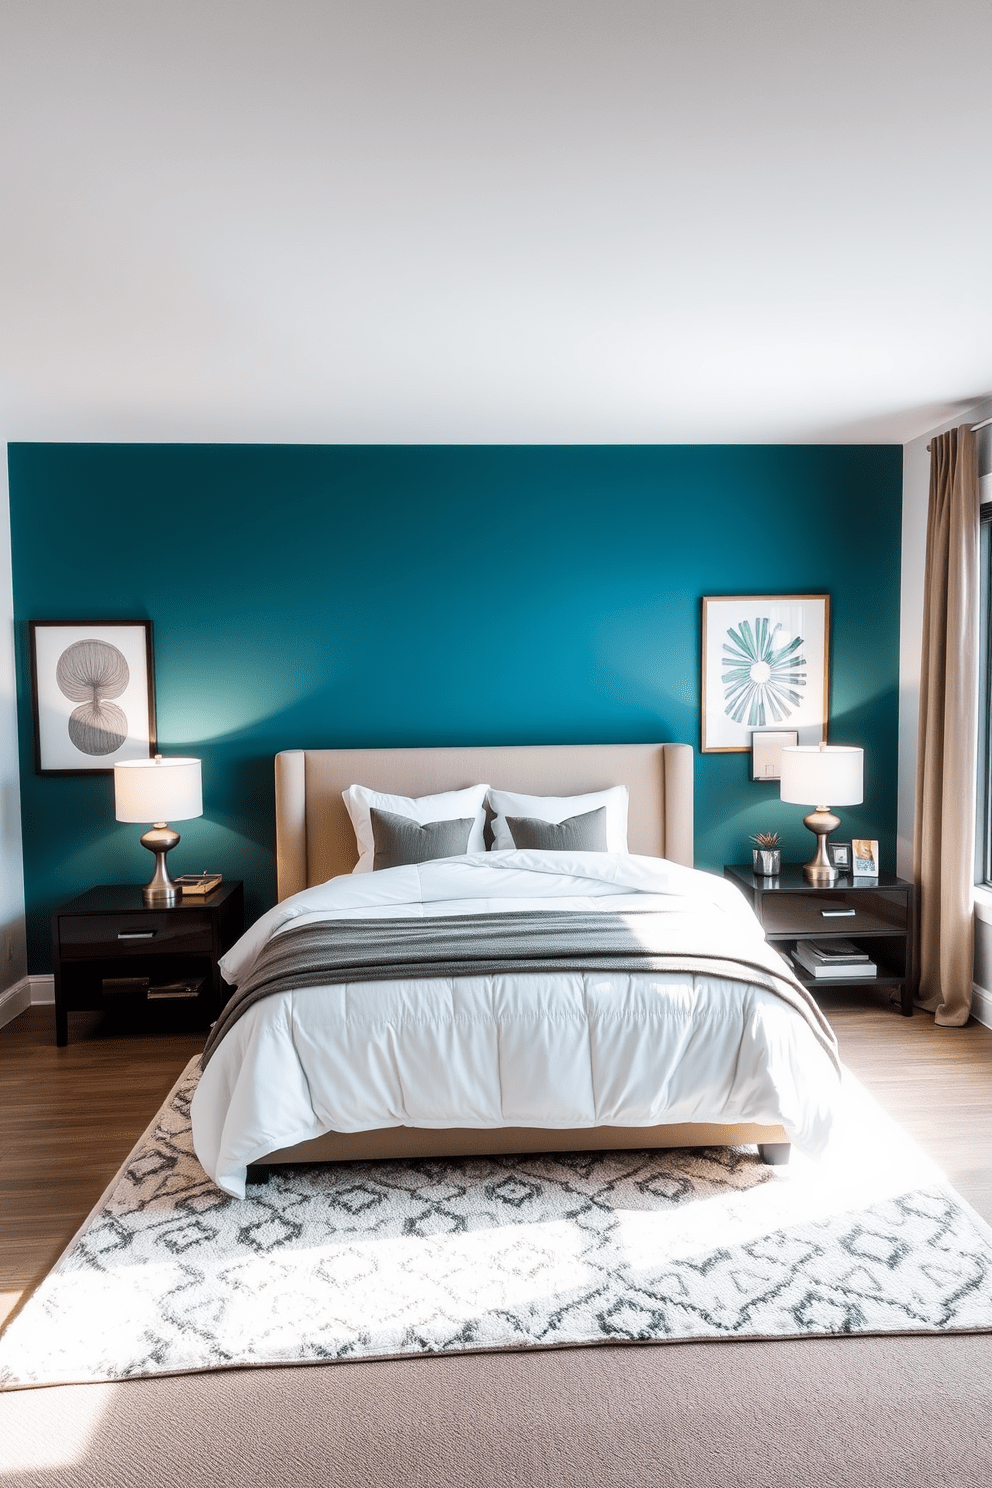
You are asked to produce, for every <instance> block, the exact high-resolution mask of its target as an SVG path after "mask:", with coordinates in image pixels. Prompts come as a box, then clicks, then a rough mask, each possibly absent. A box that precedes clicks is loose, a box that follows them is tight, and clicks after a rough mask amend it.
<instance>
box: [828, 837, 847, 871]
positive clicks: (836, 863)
mask: <svg viewBox="0 0 992 1488" xmlns="http://www.w3.org/2000/svg"><path fill="white" fill-rule="evenodd" d="M827 857H828V858H829V859H830V866H831V867H832V868H839V869H840V870H841V871H842V872H843V873H850V871H851V844H850V843H849V842H828V843H827Z"/></svg>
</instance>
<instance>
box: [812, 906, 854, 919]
mask: <svg viewBox="0 0 992 1488" xmlns="http://www.w3.org/2000/svg"><path fill="white" fill-rule="evenodd" d="M820 913H821V915H822V916H823V918H824V919H825V920H840V919H843V918H844V917H845V916H847V915H853V914H857V910H856V909H821V910H820Z"/></svg>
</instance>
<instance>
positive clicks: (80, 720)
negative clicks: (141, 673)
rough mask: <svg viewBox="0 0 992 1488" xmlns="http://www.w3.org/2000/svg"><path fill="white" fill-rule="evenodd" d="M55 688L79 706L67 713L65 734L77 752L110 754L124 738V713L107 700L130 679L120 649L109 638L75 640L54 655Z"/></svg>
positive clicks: (119, 690)
mask: <svg viewBox="0 0 992 1488" xmlns="http://www.w3.org/2000/svg"><path fill="white" fill-rule="evenodd" d="M55 680H56V682H57V683H58V687H59V690H60V691H61V692H62V693H63V694H64V696H65V697H67V698H69V700H70V701H71V702H74V703H75V702H78V703H79V704H80V706H79V707H78V708H74V709H73V711H72V713H71V714H70V716H69V721H68V725H67V726H68V730H69V738H70V739H71V740H72V742H73V744H74V745H75V747H76V748H77V749H78V750H79V751H80V753H81V754H88V755H104V754H113V753H114V751H115V750H117V749H120V747H121V745H122V744H123V743H124V742H125V740H126V739H127V730H128V724H127V715H126V714H125V712H124V710H123V708H119V707H118V706H117V704H116V703H114V702H111V701H110V699H111V698H116V697H120V695H121V693H122V692H124V691H125V690H126V688H127V685H128V683H129V682H130V680H131V673H130V671H129V669H128V664H127V661H126V660H125V658H124V655H123V653H122V652H120V651H118V649H117V647H116V646H112V645H111V644H110V642H109V641H96V640H85V641H76V642H74V644H73V645H71V646H67V647H66V649H65V650H64V651H63V652H62V655H61V656H60V657H59V659H58V665H57V666H56V669H55Z"/></svg>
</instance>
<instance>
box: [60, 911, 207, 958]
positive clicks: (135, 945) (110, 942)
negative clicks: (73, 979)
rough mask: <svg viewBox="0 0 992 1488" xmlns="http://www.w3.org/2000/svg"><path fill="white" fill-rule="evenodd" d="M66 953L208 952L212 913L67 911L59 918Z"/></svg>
mask: <svg viewBox="0 0 992 1488" xmlns="http://www.w3.org/2000/svg"><path fill="white" fill-rule="evenodd" d="M58 938H59V946H60V948H61V953H62V955H63V956H69V957H72V956H95V955H101V956H141V955H161V954H162V952H163V951H169V952H180V953H181V952H186V951H191V952H204V953H208V954H209V952H210V950H211V949H212V947H213V930H212V926H211V922H210V916H209V915H207V914H197V913H196V912H195V911H194V912H193V913H192V914H190V913H187V912H186V911H183V912H182V913H181V914H176V913H174V912H173V913H171V914H164V915H163V914H159V915H156V914H148V915H142V914H135V915H127V916H122V915H113V914H109V915H78V916H77V915H64V916H62V917H60V919H59V930H58Z"/></svg>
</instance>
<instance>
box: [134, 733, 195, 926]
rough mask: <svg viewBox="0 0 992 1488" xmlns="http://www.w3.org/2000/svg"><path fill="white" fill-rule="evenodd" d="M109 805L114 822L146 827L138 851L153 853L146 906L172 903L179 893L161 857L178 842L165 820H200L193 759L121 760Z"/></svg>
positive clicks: (146, 889) (146, 890)
mask: <svg viewBox="0 0 992 1488" xmlns="http://www.w3.org/2000/svg"><path fill="white" fill-rule="evenodd" d="M114 802H115V805H116V807H117V820H118V821H122V822H151V823H152V829H151V831H150V832H145V833H144V834H143V836H142V837H141V839H140V841H141V845H142V847H147V849H148V851H149V852H152V853H154V854H155V872H154V873H153V874H152V876H151V879H150V880H149V882H148V883H147V884H146V885H145V889H144V900H145V903H146V904H149V905H163V904H175V903H176V901H177V900H178V899H179V898H180V896H181V894H182V889H180V888H179V886H178V885H177V884H176V883H174V882H173V880H172V879H171V878H170V877H169V870H168V868H167V867H166V863H165V855H166V853H167V852H169V851H171V849H172V848H174V847H175V845H176V843H177V842H178V841H179V833H178V832H176V831H173V829H172V828H171V827H169V826H167V825H166V823H167V822H168V821H189V820H190V819H191V818H192V817H194V816H202V815H203V795H202V791H201V787H200V761H199V760H198V759H163V758H162V756H161V755H160V754H157V755H156V756H155V758H154V759H137V760H125V761H124V763H123V764H120V765H115V766H114Z"/></svg>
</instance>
